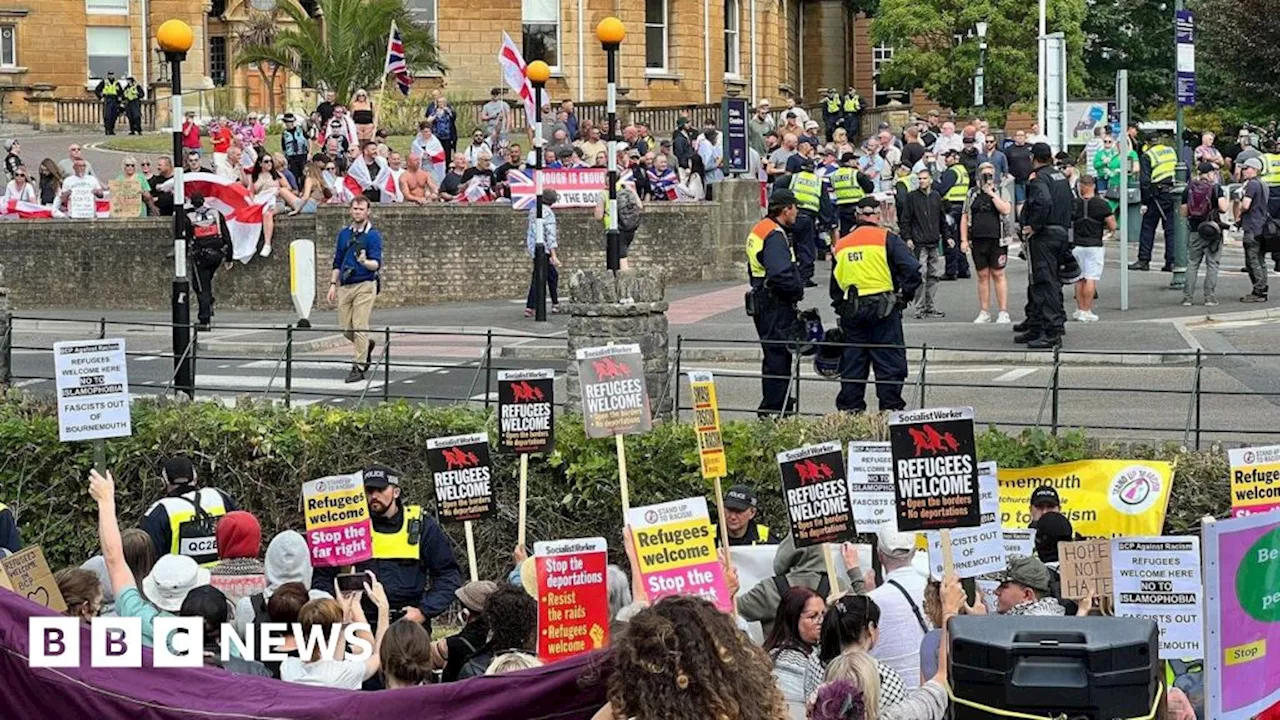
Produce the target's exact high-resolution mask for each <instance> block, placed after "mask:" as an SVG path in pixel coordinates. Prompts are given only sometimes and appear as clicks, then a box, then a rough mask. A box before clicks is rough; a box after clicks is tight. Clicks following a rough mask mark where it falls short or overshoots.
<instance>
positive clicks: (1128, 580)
mask: <svg viewBox="0 0 1280 720" xmlns="http://www.w3.org/2000/svg"><path fill="white" fill-rule="evenodd" d="M1111 562H1112V565H1113V567H1114V568H1115V599H1116V617H1138V618H1147V619H1148V620H1153V621H1155V623H1156V624H1157V625H1159V626H1160V659H1161V660H1176V659H1178V658H1201V657H1204V644H1203V643H1204V618H1203V617H1202V615H1201V609H1200V597H1201V595H1202V594H1203V586H1202V585H1201V583H1200V538H1198V537H1194V536H1180V537H1152V538H1115V539H1113V540H1112V541H1111ZM1271 589H1272V591H1275V590H1276V588H1275V587H1274V586H1273V587H1272V588H1271Z"/></svg>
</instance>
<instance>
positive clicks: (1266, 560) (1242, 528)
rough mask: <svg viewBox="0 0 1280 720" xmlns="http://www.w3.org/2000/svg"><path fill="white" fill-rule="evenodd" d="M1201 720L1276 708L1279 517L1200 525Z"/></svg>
mask: <svg viewBox="0 0 1280 720" xmlns="http://www.w3.org/2000/svg"><path fill="white" fill-rule="evenodd" d="M1203 534H1204V589H1205V603H1204V606H1205V624H1206V626H1207V627H1206V630H1207V632H1206V633H1205V637H1206V643H1207V648H1206V651H1205V655H1204V658H1205V660H1206V662H1207V665H1208V673H1207V676H1206V677H1205V686H1206V687H1207V689H1208V690H1207V693H1206V695H1207V698H1206V701H1205V709H1206V714H1205V716H1206V717H1210V718H1214V720H1248V718H1252V717H1254V716H1255V715H1257V714H1259V713H1261V712H1263V711H1265V710H1267V709H1268V708H1270V707H1271V706H1273V705H1275V704H1276V703H1280V513H1264V514H1259V515H1249V516H1246V517H1239V518H1235V519H1232V520H1221V521H1218V522H1208V523H1205V525H1204V526H1203Z"/></svg>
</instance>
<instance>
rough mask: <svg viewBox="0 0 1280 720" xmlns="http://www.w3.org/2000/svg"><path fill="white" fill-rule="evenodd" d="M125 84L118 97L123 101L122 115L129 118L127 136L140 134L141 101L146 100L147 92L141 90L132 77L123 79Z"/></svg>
mask: <svg viewBox="0 0 1280 720" xmlns="http://www.w3.org/2000/svg"><path fill="white" fill-rule="evenodd" d="M125 82H126V83H127V84H126V85H125V87H124V90H122V91H121V93H120V95H121V97H122V98H123V99H124V114H125V116H126V117H128V118H129V134H130V135H141V134H142V101H143V100H146V99H147V91H146V90H143V89H142V86H141V85H139V84H138V81H137V80H134V79H133V77H132V76H130V77H128V78H125Z"/></svg>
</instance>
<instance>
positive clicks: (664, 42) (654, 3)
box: [644, 0, 670, 73]
mask: <svg viewBox="0 0 1280 720" xmlns="http://www.w3.org/2000/svg"><path fill="white" fill-rule="evenodd" d="M667 28H668V25H667V0H645V3H644V67H645V70H648V71H653V72H660V73H661V72H667V69H668V66H667V51H668V44H669V43H668V40H669V39H670V36H669V35H668V34H667Z"/></svg>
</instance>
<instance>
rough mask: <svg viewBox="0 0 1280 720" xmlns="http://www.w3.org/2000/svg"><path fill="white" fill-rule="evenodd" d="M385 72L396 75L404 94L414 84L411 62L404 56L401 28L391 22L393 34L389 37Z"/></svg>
mask: <svg viewBox="0 0 1280 720" xmlns="http://www.w3.org/2000/svg"><path fill="white" fill-rule="evenodd" d="M382 72H383V74H384V75H386V74H388V73H390V74H392V75H395V78H396V87H398V88H400V92H401V93H403V94H404V95H408V94H409V86H410V85H412V84H413V76H412V75H410V74H409V64H408V62H406V61H405V58H404V40H402V39H401V37H400V28H397V27H396V23H395V21H394V20H393V21H392V22H391V36H390V37H388V38H387V65H386V67H385V69H383V71H382Z"/></svg>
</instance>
